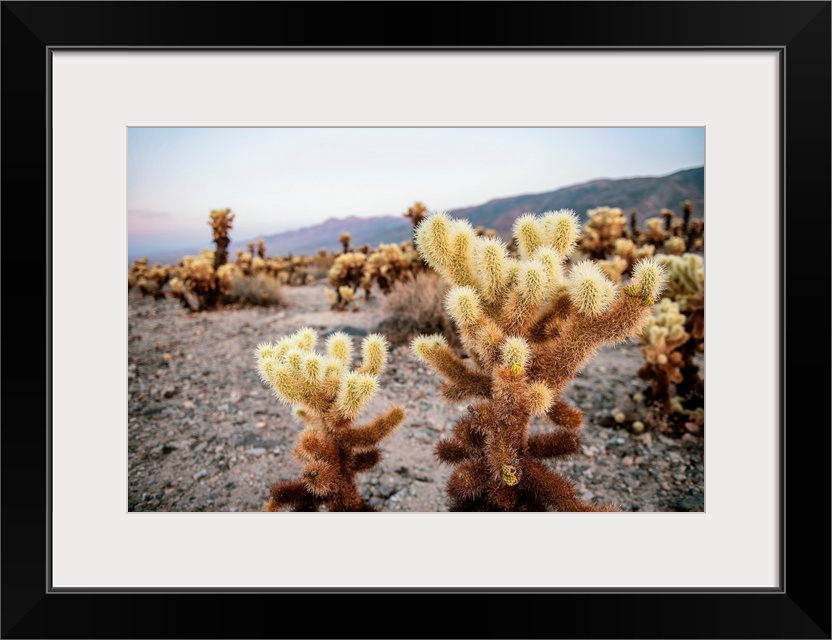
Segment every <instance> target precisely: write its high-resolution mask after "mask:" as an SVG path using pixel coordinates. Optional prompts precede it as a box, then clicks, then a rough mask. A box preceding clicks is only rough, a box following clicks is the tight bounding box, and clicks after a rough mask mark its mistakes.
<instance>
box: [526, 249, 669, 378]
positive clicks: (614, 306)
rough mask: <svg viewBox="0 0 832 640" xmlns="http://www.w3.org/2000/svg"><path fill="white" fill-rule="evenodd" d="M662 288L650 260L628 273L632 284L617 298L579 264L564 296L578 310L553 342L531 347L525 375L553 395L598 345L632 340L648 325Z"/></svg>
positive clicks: (588, 265) (596, 272) (589, 267)
mask: <svg viewBox="0 0 832 640" xmlns="http://www.w3.org/2000/svg"><path fill="white" fill-rule="evenodd" d="M663 285H664V270H663V269H662V268H661V267H660V266H659V265H658V264H657V263H656V262H655V261H654V260H652V259H645V260H642V261H641V262H639V263H638V264H637V265H636V267H635V268H634V269H633V277H632V279H631V284H630V285H628V286H626V287H624V289H623V290H621V291H619V292H617V293H616V291H615V286H614V285H613V284H612V283H611V282H610V281H609V280H608V279H607V278H606V276H604V275H603V274H602V273H601V272H600V269H598V267H597V265H595V264H594V263H592V262H587V261H585V262H583V263H579V264H578V265H576V266H575V267H574V268H573V272H572V273H570V282H569V294H570V298H571V300H572V303H573V304H574V305H575V307H576V308H577V310H578V313H575V314H573V315H572V316H571V317H570V319H569V320H568V321H567V322H566V323H565V324H564V326H563V328H562V331H561V332H560V334H559V335H558V337H557V339H554V340H551V341H549V342H546V343H542V344H540V345H535V354H534V356H535V357H534V363H533V365H532V367H531V369H530V375H531V376H532V377H534V378H542V379H545V380H547V381H549V383H550V385H551V386H552V389H553V391H555V393H560V392H561V391H563V389H564V388H565V384H566V383H567V382H568V380H570V379H571V378H572V377H574V375H575V374H576V373H577V372H578V370H579V369H580V367H581V366H583V364H584V363H585V362H586V361H587V360H588V359H589V357H590V356H591V355H592V354H593V353H594V352H595V351H596V350H597V349H598V347H600V346H601V345H602V344H614V343H616V342H620V341H622V340H624V339H626V338H628V337H632V336H634V335H637V334H638V332H639V331H640V330H641V328H642V326H643V324H644V323H645V322H646V321H647V319H648V317H649V313H650V307H652V305H653V303H654V301H655V299H656V297H657V296H658V295H659V294H660V292H661V289H662V287H663Z"/></svg>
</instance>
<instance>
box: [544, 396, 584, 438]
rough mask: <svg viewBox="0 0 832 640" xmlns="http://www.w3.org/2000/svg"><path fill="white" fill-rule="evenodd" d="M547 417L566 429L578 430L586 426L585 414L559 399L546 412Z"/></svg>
mask: <svg viewBox="0 0 832 640" xmlns="http://www.w3.org/2000/svg"><path fill="white" fill-rule="evenodd" d="M546 417H547V418H549V420H550V421H551V422H552V423H553V424H556V425H558V426H561V427H563V428H564V429H572V430H578V429H580V428H581V427H583V426H584V413H583V411H581V410H580V409H578V408H577V407H573V406H572V405H570V404H569V403H568V402H566V401H565V400H563V399H562V398H559V399H557V400H555V401H554V402H553V403H552V406H551V407H549V410H548V411H547V412H546Z"/></svg>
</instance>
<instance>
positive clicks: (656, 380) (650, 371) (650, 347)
mask: <svg viewBox="0 0 832 640" xmlns="http://www.w3.org/2000/svg"><path fill="white" fill-rule="evenodd" d="M685 320H686V318H685V316H684V314H683V313H681V312H680V311H679V305H678V303H676V302H674V301H673V300H671V299H670V298H662V299H661V300H660V301H659V303H658V304H657V305H655V307H654V308H653V313H652V315H651V316H650V317H649V318H648V321H647V324H646V325H645V327H644V329H643V331H642V334H641V349H642V353H643V354H644V359H645V362H644V364H643V365H642V366H641V368H640V369H639V371H638V376H639V377H640V378H642V379H643V380H650V381H651V384H652V393H651V394H650V395H651V398H652V399H653V401H654V402H660V403H662V408H663V409H664V410H665V411H666V412H669V411H670V409H671V399H672V397H673V394H672V391H673V388H674V385H676V384H679V383H680V382H682V380H683V376H682V367H683V366H684V365H685V358H684V354H683V353H682V352H681V351H680V350H679V348H680V347H681V346H682V345H684V344H685V343H686V342H687V341H688V339H689V338H690V335H689V334H688V333H687V332H686V331H685Z"/></svg>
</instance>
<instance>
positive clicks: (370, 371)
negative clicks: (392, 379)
mask: <svg viewBox="0 0 832 640" xmlns="http://www.w3.org/2000/svg"><path fill="white" fill-rule="evenodd" d="M361 358H362V363H361V367H360V368H359V369H357V372H358V373H366V374H367V375H371V376H378V375H380V374H381V372H382V371H383V370H384V367H385V365H386V364H387V340H386V339H385V338H384V336H383V335H381V334H380V333H373V334H370V335H368V336H367V337H365V338H364V340H363V341H362V342H361Z"/></svg>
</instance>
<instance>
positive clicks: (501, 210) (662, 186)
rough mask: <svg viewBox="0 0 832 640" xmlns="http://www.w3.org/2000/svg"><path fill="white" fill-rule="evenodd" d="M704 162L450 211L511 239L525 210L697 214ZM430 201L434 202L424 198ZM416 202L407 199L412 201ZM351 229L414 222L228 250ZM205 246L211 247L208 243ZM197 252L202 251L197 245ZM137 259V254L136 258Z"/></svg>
mask: <svg viewBox="0 0 832 640" xmlns="http://www.w3.org/2000/svg"><path fill="white" fill-rule="evenodd" d="M704 187H705V168H704V166H699V167H692V168H688V169H681V170H679V171H676V172H674V173H670V174H667V175H664V176H640V177H632V178H619V179H613V178H597V179H594V180H587V181H585V182H581V183H576V184H573V185H568V186H566V187H561V188H558V189H555V190H553V191H545V192H541V193H532V194H522V195H515V196H507V197H499V198H492V199H491V200H488V201H486V202H484V203H481V204H477V205H470V206H467V207H460V208H456V209H450V210H448V214H449V215H451V216H453V217H456V218H467V219H468V221H469V222H470V223H471V224H472V225H473V226H475V227H477V226H482V227H484V228H486V229H494V230H495V231H496V233H497V235H499V236H500V237H502V238H503V239H508V238H509V237H510V235H511V227H512V224H513V223H514V220H515V219H516V218H517V217H518V216H520V215H522V214H523V213H527V212H531V213H543V212H544V211H551V210H557V209H572V210H573V211H575V213H576V214H577V215H578V217H579V219H580V220H581V222H584V221H585V220H586V219H587V211H588V210H589V209H594V208H597V207H602V206H608V207H618V208H620V209H623V210H624V211H625V212H626V213H627V214H628V215H629V213H630V212H631V211H632V210H635V211H636V219H637V221H638V223H639V224H642V223H643V221H644V220H645V219H646V218H649V217H654V216H658V215H659V214H660V212H661V210H662V209H671V210H673V211H675V212H677V213H679V212H680V209H681V205H682V202H684V201H685V200H690V201H691V203H692V204H693V214H692V216H693V217H694V218H702V217H704ZM425 202H426V204H428V205H429V202H427V201H425ZM410 204H412V203H407V206H410ZM343 232H347V233H349V234H350V235H351V236H352V242H351V246H352V247H353V248H357V247H360V246H362V245H364V244H368V245H370V246H377V245H379V244H380V243H391V242H395V243H398V242H402V241H404V240H408V239H410V238H411V237H412V232H413V227H412V225H411V223H410V220H409V219H408V218H405V217H404V215H403V212H402V214H398V215H382V216H370V217H361V216H357V215H354V214H353V215H350V216H346V217H343V218H338V217H334V216H333V217H330V218H328V219H327V220H325V221H323V222H321V223H318V224H315V225H311V226H306V227H299V228H297V229H292V230H288V231H281V232H278V233H273V234H268V235H260V236H257V237H255V238H249V239H246V240H239V241H234V240H233V230H232V242H231V245H230V246H229V253H230V256H231V257H232V259H233V256H234V255H235V253H236V250H237V249H244V250H245V248H246V245H247V244H248V243H250V242H256V241H257V240H259V239H260V238H262V239H263V241H264V243H265V245H266V253H267V255H287V254H293V255H309V254H312V253H315V252H317V251H318V250H319V249H321V248H325V249H327V250H328V251H342V250H343V247H342V245H341V243H340V242H339V240H338V236H339V235H340V234H341V233H343ZM205 246H206V247H207V246H209V245H208V244H207V243H206V245H205ZM197 251H198V250H197ZM176 253H177V252H174V251H166V252H159V253H158V254H157V255H156V256H150V255H148V256H147V257H148V259H149V260H150V262H162V263H168V264H173V263H176V262H178V261H179V260H180V259H181V258H182V256H183V255H187V254H186V253H181V252H180V253H179V255H178V257H175V258H173V257H172V256H174V255H175V254H176ZM131 260H132V258H131Z"/></svg>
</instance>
